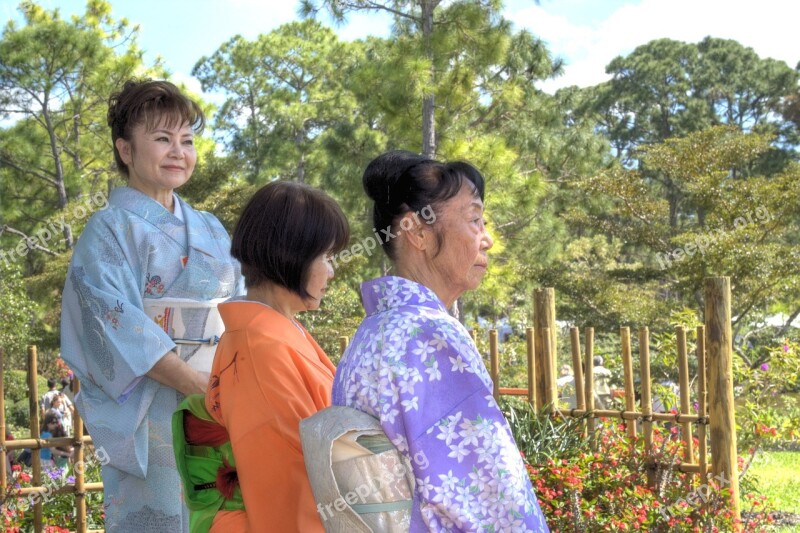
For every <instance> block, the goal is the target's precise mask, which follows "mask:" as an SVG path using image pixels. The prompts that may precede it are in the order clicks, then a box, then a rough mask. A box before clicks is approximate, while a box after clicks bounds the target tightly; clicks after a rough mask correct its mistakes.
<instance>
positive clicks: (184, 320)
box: [144, 298, 227, 374]
mask: <svg viewBox="0 0 800 533" xmlns="http://www.w3.org/2000/svg"><path fill="white" fill-rule="evenodd" d="M225 300H227V298H216V299H214V300H207V301H198V300H190V299H188V298H159V299H150V298H145V299H144V312H145V314H147V316H149V317H150V318H152V319H153V321H155V323H156V324H158V325H159V327H161V329H163V330H164V332H165V333H166V334H167V335H169V337H170V338H171V339H172V340H173V342H174V343H175V344H177V347H176V348H175V351H176V352H177V353H178V356H180V358H181V359H183V360H184V361H186V362H187V363H188V364H189V366H190V367H192V368H193V369H195V370H197V371H198V372H205V373H207V374H210V373H211V365H212V363H213V362H214V353H215V352H216V349H217V342H219V338H220V337H221V336H222V332H223V331H225V324H223V322H222V317H221V316H220V314H219V311H218V310H217V305H218V304H220V303H222V302H224V301H225Z"/></svg>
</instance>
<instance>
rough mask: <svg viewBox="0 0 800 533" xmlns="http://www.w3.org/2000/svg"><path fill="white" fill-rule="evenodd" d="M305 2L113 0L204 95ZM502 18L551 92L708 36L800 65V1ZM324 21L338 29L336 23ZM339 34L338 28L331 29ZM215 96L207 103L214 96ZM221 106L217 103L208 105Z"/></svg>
mask: <svg viewBox="0 0 800 533" xmlns="http://www.w3.org/2000/svg"><path fill="white" fill-rule="evenodd" d="M18 3H19V2H18V1H16V0H0V20H3V21H7V20H9V19H12V18H13V19H17V20H19V19H20V16H19V13H18V11H17V9H16V6H17V5H18ZM38 3H39V4H40V5H42V6H44V7H46V8H48V9H52V8H55V7H58V8H59V9H60V10H61V14H62V17H67V16H68V15H71V14H79V13H82V12H83V10H84V6H85V1H84V0H38ZM298 4H299V2H298V0H111V5H112V16H113V17H114V18H115V19H119V18H122V17H125V18H127V19H128V20H129V21H130V22H131V23H134V24H139V25H140V26H141V29H140V33H139V45H140V47H141V48H142V49H144V50H145V60H146V61H148V62H150V61H152V59H153V58H154V57H155V56H156V55H159V56H161V57H162V59H163V61H164V63H165V64H166V66H167V68H168V69H169V71H170V72H171V73H172V74H173V79H174V80H176V81H182V82H185V83H187V85H188V86H189V87H190V88H192V89H193V90H195V91H197V92H198V93H199V92H201V91H200V85H199V83H198V82H197V81H196V80H194V79H193V78H192V77H191V70H192V67H193V66H194V64H195V63H196V62H197V61H198V60H199V59H200V58H201V57H203V56H206V55H211V54H213V53H214V51H215V50H217V48H218V47H219V46H220V45H221V44H222V43H224V42H225V41H227V40H228V39H230V38H231V37H233V36H234V35H236V34H241V35H242V36H244V37H245V38H247V39H253V38H255V37H256V36H257V35H258V34H260V33H267V32H269V31H270V30H271V29H274V28H276V27H277V26H279V25H280V24H283V23H286V22H290V21H292V20H297V19H299V18H300V17H299V15H298V14H297V6H298ZM504 16H505V17H506V18H507V19H509V20H510V21H512V22H513V24H514V26H515V28H516V29H523V28H524V29H528V30H530V31H531V32H532V33H533V34H534V35H536V36H538V37H539V38H541V39H542V40H544V41H545V42H546V43H547V45H548V49H549V50H550V52H551V53H552V54H553V55H554V56H556V57H560V58H562V59H563V60H564V61H565V63H566V67H565V69H564V74H563V75H562V76H560V77H559V78H556V79H554V80H547V81H544V82H541V83H540V84H539V86H540V88H542V89H543V90H545V91H548V92H553V91H555V90H556V89H558V88H560V87H565V86H569V85H578V86H581V87H585V86H590V85H595V84H597V83H600V82H602V81H604V80H606V79H608V76H607V75H606V74H605V66H606V65H607V64H608V63H609V62H610V61H611V60H612V59H614V58H615V57H617V56H619V55H627V54H629V53H630V52H632V51H633V50H634V48H636V46H638V45H641V44H645V43H647V42H649V41H651V40H653V39H658V38H663V37H667V38H670V39H675V40H680V41H685V42H699V41H700V40H702V39H703V38H704V37H706V36H708V35H711V36H713V37H720V38H726V39H735V40H737V41H739V42H740V43H742V44H743V45H745V46H749V47H752V48H753V49H754V50H755V52H756V53H757V54H758V55H759V56H760V57H762V58H763V57H772V58H775V59H779V60H782V61H785V62H786V63H787V64H788V65H789V66H790V67H792V68H794V67H796V66H797V65H798V63H799V62H800V37H798V34H797V21H798V20H800V2H798V1H797V0H759V1H756V2H754V1H752V0H747V1H745V0H540V2H539V3H538V4H537V3H536V2H535V1H534V0H506V2H505V8H504ZM321 20H323V22H326V23H327V24H330V25H331V26H334V25H333V23H332V22H331V21H330V19H328V18H326V17H321ZM334 27H335V26H334ZM390 27H391V20H390V19H389V18H388V17H387V16H385V15H376V14H369V15H367V14H359V15H355V16H353V15H351V16H350V17H349V20H348V23H347V24H345V25H342V26H339V27H335V28H336V30H337V32H338V33H339V35H340V37H341V38H343V39H348V40H351V39H358V38H360V37H364V36H366V35H370V34H372V35H378V36H388V35H389V32H390ZM209 96H210V95H209ZM210 99H211V100H215V98H213V97H212V98H210Z"/></svg>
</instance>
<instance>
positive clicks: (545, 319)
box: [533, 288, 558, 407]
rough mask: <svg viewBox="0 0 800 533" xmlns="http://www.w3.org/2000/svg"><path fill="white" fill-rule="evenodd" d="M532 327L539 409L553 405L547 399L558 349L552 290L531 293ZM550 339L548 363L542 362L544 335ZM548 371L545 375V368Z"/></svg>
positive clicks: (553, 293) (551, 401) (553, 375)
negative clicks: (548, 384)
mask: <svg viewBox="0 0 800 533" xmlns="http://www.w3.org/2000/svg"><path fill="white" fill-rule="evenodd" d="M533 326H534V333H535V335H534V339H535V343H534V345H535V350H536V351H535V360H536V394H537V396H538V398H537V403H538V404H539V407H544V406H546V405H548V404H554V402H553V400H552V398H551V397H548V395H547V394H548V390H547V382H548V379H549V381H552V382H553V383H555V381H556V375H555V364H551V363H552V361H553V360H556V359H557V354H558V347H557V338H556V334H557V333H558V330H557V329H556V294H555V290H554V289H553V288H546V289H537V290H535V291H534V293H533ZM545 333H546V334H548V335H549V336H550V337H549V338H550V358H551V360H550V361H545V360H544V335H545ZM546 366H547V367H549V370H548V371H547V372H549V374H548V373H545V367H546Z"/></svg>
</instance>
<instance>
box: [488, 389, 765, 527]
mask: <svg viewBox="0 0 800 533" xmlns="http://www.w3.org/2000/svg"><path fill="white" fill-rule="evenodd" d="M502 404H503V408H504V411H505V412H506V414H507V416H508V418H509V421H510V423H511V427H512V431H513V433H514V437H515V439H517V443H518V445H519V446H520V450H521V452H522V453H523V455H524V456H525V459H526V463H527V468H528V471H529V474H530V476H531V482H532V483H533V486H534V488H535V489H536V493H537V496H538V498H539V504H540V506H541V508H542V512H543V513H544V514H545V517H546V519H547V522H548V524H549V526H550V529H551V530H552V531H565V532H566V531H576V532H596V531H597V532H599V531H655V532H662V533H665V532H677V531H698V532H705V531H732V530H733V529H734V527H735V526H736V523H737V520H734V518H733V516H732V513H731V511H730V504H729V498H730V493H729V491H728V489H727V487H726V484H727V481H726V480H724V479H710V480H709V482H708V484H707V485H700V481H699V476H690V475H688V474H685V473H681V472H678V471H677V470H676V469H674V468H673V467H674V466H675V465H677V464H678V463H680V458H681V457H682V454H683V448H682V443H681V441H680V439H679V438H678V432H679V428H678V427H675V428H673V429H672V430H670V431H667V432H663V431H661V430H659V429H654V437H653V448H652V449H651V450H649V451H648V450H645V446H644V439H643V438H636V439H630V438H628V437H627V434H626V432H625V429H624V426H623V425H621V424H619V423H616V422H612V421H609V420H605V419H598V420H597V424H598V428H597V430H596V431H595V432H594V433H592V434H588V435H586V436H584V434H583V427H582V422H583V421H582V420H578V419H570V418H567V419H562V418H560V417H559V416H558V415H554V416H549V415H547V414H544V413H534V412H532V409H531V408H530V407H529V406H528V405H527V404H526V403H524V402H510V401H507V400H504V401H503V402H502ZM592 445H594V447H595V448H594V449H592ZM743 486H744V487H745V489H746V488H747V485H746V484H743ZM742 507H743V510H744V511H745V512H746V513H745V516H746V517H747V518H746V521H745V522H746V523H744V524H742V525H743V526H744V528H745V530H746V531H748V532H755V531H766V530H767V528H768V524H769V523H770V522H771V517H770V515H769V513H767V512H766V504H765V501H764V499H763V498H762V497H759V496H757V495H756V494H755V492H748V491H747V490H745V491H743V498H742Z"/></svg>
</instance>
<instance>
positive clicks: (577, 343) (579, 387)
mask: <svg viewBox="0 0 800 533" xmlns="http://www.w3.org/2000/svg"><path fill="white" fill-rule="evenodd" d="M569 336H570V341H571V343H572V376H573V377H574V378H575V407H576V408H578V409H585V408H586V396H585V394H584V392H583V361H581V332H580V330H579V329H578V328H576V327H574V326H573V327H571V328H570V329H569Z"/></svg>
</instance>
